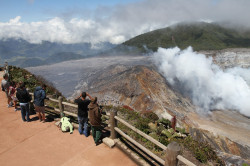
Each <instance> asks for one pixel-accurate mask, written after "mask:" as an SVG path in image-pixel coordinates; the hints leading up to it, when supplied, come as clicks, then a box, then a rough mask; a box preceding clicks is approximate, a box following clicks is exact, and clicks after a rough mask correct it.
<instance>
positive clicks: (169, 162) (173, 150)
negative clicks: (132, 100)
mask: <svg viewBox="0 0 250 166" xmlns="http://www.w3.org/2000/svg"><path fill="white" fill-rule="evenodd" d="M49 100H50V101H52V102H56V103H58V106H59V109H57V108H53V109H51V107H48V106H47V107H46V108H47V110H49V111H55V112H58V113H59V114H60V115H61V117H62V116H63V115H69V116H73V117H77V115H76V114H75V113H72V112H68V111H65V110H64V106H70V107H73V108H77V105H76V104H71V103H68V102H63V101H62V97H61V96H60V97H59V98H58V100H57V99H52V98H49ZM117 121H119V122H120V123H122V124H123V125H125V126H127V127H128V128H130V129H131V130H133V131H134V132H136V133H137V134H139V135H141V136H142V137H144V138H146V139H147V140H149V141H151V142H152V143H154V144H155V145H157V146H158V147H160V148H161V149H162V150H164V151H165V153H166V154H167V155H166V158H165V160H163V159H162V158H160V157H158V156H157V155H155V154H154V153H153V152H151V151H150V150H148V149H147V148H145V147H144V146H143V145H141V144H140V143H138V142H137V141H135V140H134V139H133V138H131V137H130V136H128V135H127V134H125V133H124V132H123V131H122V130H121V129H119V128H118V127H117ZM109 123H110V131H111V134H110V138H111V139H116V138H117V133H119V134H120V135H121V136H122V137H124V138H126V139H127V140H128V141H130V142H131V143H133V144H134V145H135V146H137V147H138V148H139V149H141V150H142V151H143V152H145V153H147V154H148V155H149V156H150V157H152V158H154V159H155V160H156V161H157V162H159V163H160V164H162V165H164V166H175V165H177V163H178V160H179V161H181V162H182V163H184V164H186V165H188V166H195V164H193V163H192V162H190V161H189V160H187V159H186V158H184V157H183V156H181V155H180V146H179V144H178V143H176V142H171V143H170V144H169V145H168V146H165V145H163V144H162V143H160V142H158V141H157V140H155V139H154V138H152V137H150V136H149V135H147V134H145V133H144V132H142V131H140V130H139V129H137V128H135V127H134V126H132V125H130V124H129V123H128V122H126V121H124V120H123V119H121V118H119V117H118V116H117V111H115V110H112V111H111V112H110V121H109Z"/></svg>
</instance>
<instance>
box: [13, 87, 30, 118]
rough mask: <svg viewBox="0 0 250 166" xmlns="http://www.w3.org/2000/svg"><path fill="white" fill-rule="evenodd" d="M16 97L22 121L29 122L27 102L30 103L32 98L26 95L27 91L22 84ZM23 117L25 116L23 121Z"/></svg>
mask: <svg viewBox="0 0 250 166" xmlns="http://www.w3.org/2000/svg"><path fill="white" fill-rule="evenodd" d="M16 97H17V99H18V100H19V102H20V107H21V115H22V119H23V121H24V122H25V121H27V122H30V113H29V102H30V101H31V99H32V98H31V96H30V94H29V93H28V91H27V90H26V88H25V84H24V83H22V84H21V85H20V88H18V91H17V93H16ZM25 116H26V119H25Z"/></svg>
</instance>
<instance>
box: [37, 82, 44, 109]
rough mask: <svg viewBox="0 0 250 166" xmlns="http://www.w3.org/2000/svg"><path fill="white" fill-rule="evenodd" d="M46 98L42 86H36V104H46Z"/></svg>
mask: <svg viewBox="0 0 250 166" xmlns="http://www.w3.org/2000/svg"><path fill="white" fill-rule="evenodd" d="M44 99H46V92H45V90H43V88H42V87H40V86H38V87H36V89H35V91H34V104H35V105H36V106H40V107H42V106H44Z"/></svg>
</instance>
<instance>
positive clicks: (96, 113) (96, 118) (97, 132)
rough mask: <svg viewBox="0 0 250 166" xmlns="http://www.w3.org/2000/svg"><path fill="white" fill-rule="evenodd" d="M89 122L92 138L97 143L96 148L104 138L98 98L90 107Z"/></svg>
mask: <svg viewBox="0 0 250 166" xmlns="http://www.w3.org/2000/svg"><path fill="white" fill-rule="evenodd" d="M88 108H89V122H90V125H91V130H92V136H93V139H94V141H95V144H96V146H97V145H99V144H100V138H101V136H102V126H101V123H102V119H101V117H102V114H101V113H102V112H101V111H102V110H101V109H100V107H99V105H98V104H97V97H94V99H92V100H91V102H90V104H89V106H88Z"/></svg>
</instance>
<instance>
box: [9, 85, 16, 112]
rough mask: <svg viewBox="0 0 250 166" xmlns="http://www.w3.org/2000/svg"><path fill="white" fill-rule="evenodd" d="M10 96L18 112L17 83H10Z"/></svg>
mask: <svg viewBox="0 0 250 166" xmlns="http://www.w3.org/2000/svg"><path fill="white" fill-rule="evenodd" d="M9 96H10V98H11V100H12V103H13V104H14V107H15V111H17V106H16V104H17V98H16V83H15V82H14V81H13V82H11V83H10V88H9Z"/></svg>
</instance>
